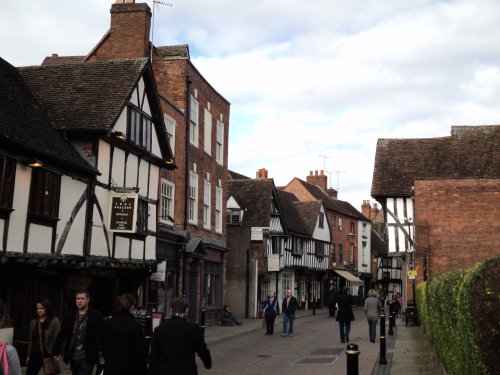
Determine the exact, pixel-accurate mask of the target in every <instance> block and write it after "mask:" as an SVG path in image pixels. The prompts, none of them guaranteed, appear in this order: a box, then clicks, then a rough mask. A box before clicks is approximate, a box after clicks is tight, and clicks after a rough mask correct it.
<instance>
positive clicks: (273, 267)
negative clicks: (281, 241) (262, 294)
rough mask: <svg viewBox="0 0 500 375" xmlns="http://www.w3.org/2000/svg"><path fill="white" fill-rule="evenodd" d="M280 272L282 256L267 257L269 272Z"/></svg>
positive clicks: (271, 255)
mask: <svg viewBox="0 0 500 375" xmlns="http://www.w3.org/2000/svg"><path fill="white" fill-rule="evenodd" d="M279 270H280V256H279V254H268V255H267V271H268V272H278V271H279Z"/></svg>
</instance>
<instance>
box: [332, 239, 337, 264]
mask: <svg viewBox="0 0 500 375" xmlns="http://www.w3.org/2000/svg"><path fill="white" fill-rule="evenodd" d="M331 246H332V262H334V263H335V262H336V261H337V254H336V253H335V244H334V243H332V245H331Z"/></svg>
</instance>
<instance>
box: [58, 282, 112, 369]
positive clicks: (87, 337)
mask: <svg viewBox="0 0 500 375" xmlns="http://www.w3.org/2000/svg"><path fill="white" fill-rule="evenodd" d="M89 302H90V295H89V292H88V290H87V289H78V290H77V291H76V294H75V305H76V311H74V310H73V311H71V312H70V313H68V314H67V315H66V316H65V317H64V319H63V320H62V323H61V330H60V331H59V334H58V335H57V339H56V342H55V344H54V353H53V354H54V356H55V359H56V361H59V360H60V359H61V350H62V347H63V344H66V350H65V351H64V356H63V361H64V362H65V363H69V364H70V368H71V373H72V374H73V375H91V374H92V370H93V368H94V366H95V365H96V363H97V361H98V345H99V335H100V330H101V324H102V320H103V316H102V314H101V312H99V311H97V310H96V309H94V308H92V307H90V306H89Z"/></svg>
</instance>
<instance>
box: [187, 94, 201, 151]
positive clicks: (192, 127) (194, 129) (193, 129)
mask: <svg viewBox="0 0 500 375" xmlns="http://www.w3.org/2000/svg"><path fill="white" fill-rule="evenodd" d="M190 104H191V105H190V113H189V122H190V124H189V142H191V144H192V145H194V146H196V147H198V138H199V132H200V127H199V122H200V111H199V104H198V100H197V99H196V98H195V97H194V96H193V95H191V103H190Z"/></svg>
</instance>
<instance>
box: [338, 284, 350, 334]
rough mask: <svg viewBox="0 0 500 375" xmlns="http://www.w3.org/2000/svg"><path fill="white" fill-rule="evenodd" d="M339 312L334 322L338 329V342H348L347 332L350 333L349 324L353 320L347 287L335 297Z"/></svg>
mask: <svg viewBox="0 0 500 375" xmlns="http://www.w3.org/2000/svg"><path fill="white" fill-rule="evenodd" d="M337 304H338V306H339V311H338V313H337V318H336V320H337V321H338V322H339V327H340V342H341V343H344V342H346V341H347V342H349V332H350V331H351V322H352V321H353V320H354V313H353V311H352V296H351V295H350V294H349V287H347V286H345V287H343V288H342V293H341V294H340V295H338V296H337Z"/></svg>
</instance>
